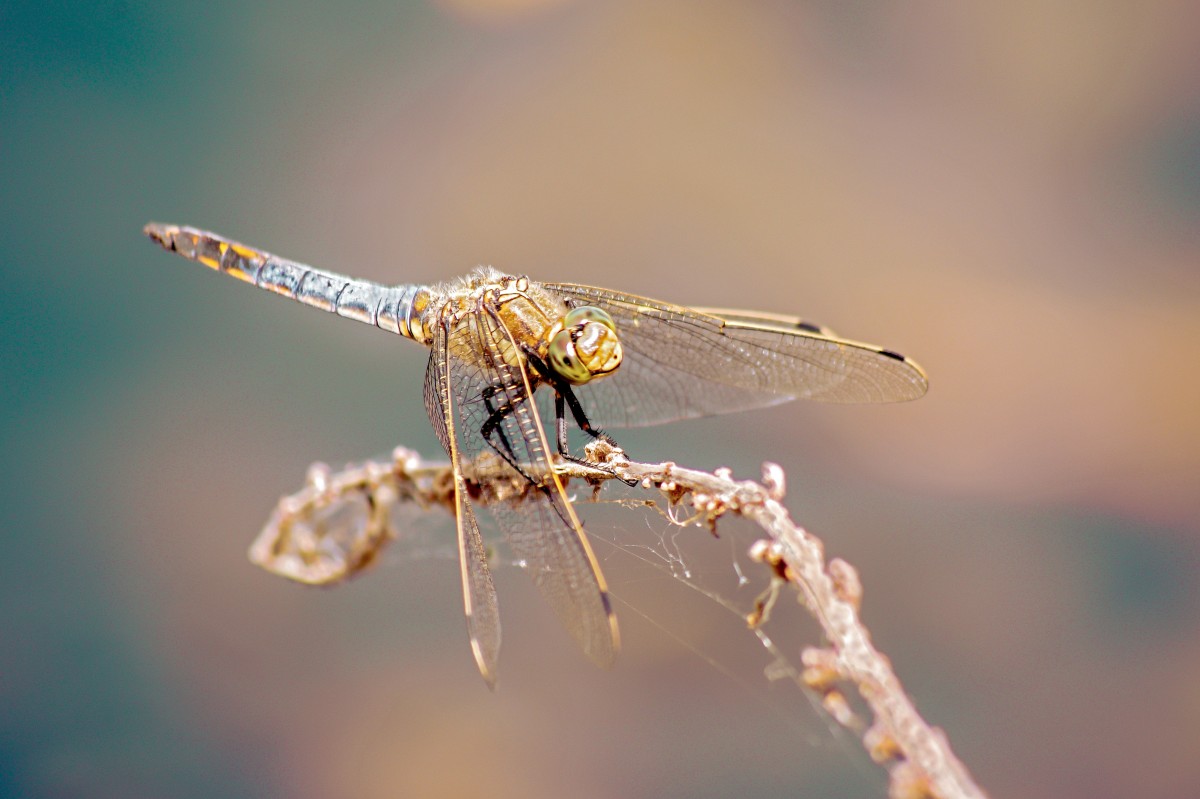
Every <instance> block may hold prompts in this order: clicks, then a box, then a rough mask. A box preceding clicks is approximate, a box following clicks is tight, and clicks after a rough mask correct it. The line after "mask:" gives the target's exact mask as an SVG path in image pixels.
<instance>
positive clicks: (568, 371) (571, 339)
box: [544, 305, 622, 385]
mask: <svg viewBox="0 0 1200 799" xmlns="http://www.w3.org/2000/svg"><path fill="white" fill-rule="evenodd" d="M544 346H545V351H546V361H547V362H548V363H549V365H550V368H551V369H552V370H554V372H555V374H557V375H559V376H560V377H562V378H563V379H564V380H566V381H567V382H569V383H571V384H573V385H582V384H584V383H587V382H589V381H591V380H596V379H598V378H601V377H604V376H605V375H608V374H612V373H613V372H614V371H616V369H617V367H618V366H620V365H621V356H622V353H621V342H620V340H619V339H618V338H617V325H616V323H615V322H613V319H612V317H611V316H609V315H608V314H607V313H606V312H604V311H602V310H600V309H599V308H596V307H594V306H591V305H585V306H582V307H579V308H572V309H571V310H570V311H568V312H567V315H566V316H564V317H563V318H562V319H560V320H559V321H557V322H555V323H554V324H553V325H551V326H550V327H549V328H548V329H547V331H546V340H545V345H544Z"/></svg>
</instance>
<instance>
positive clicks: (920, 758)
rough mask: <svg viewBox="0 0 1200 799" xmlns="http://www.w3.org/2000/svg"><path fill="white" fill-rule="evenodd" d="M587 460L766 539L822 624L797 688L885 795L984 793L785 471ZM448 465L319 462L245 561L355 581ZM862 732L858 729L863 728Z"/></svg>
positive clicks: (484, 465) (507, 481) (407, 457)
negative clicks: (854, 738)
mask: <svg viewBox="0 0 1200 799" xmlns="http://www.w3.org/2000/svg"><path fill="white" fill-rule="evenodd" d="M588 458H589V460H591V461H592V462H593V463H599V464H603V465H604V466H605V467H607V470H605V471H601V470H597V469H592V468H589V467H588V466H586V465H582V464H575V463H562V464H560V465H559V467H558V468H559V469H560V473H561V474H562V475H564V476H566V477H571V478H580V479H583V480H586V481H587V482H589V483H590V484H592V485H594V486H599V485H600V484H602V483H603V482H604V481H606V480H609V479H613V478H614V477H615V478H620V479H624V480H627V481H636V483H637V484H639V485H641V487H642V488H644V489H646V490H657V491H659V492H661V493H662V494H663V495H665V496H666V498H667V499H668V501H669V502H670V503H671V504H672V505H674V504H680V503H684V502H690V504H691V505H692V507H693V508H694V509H695V511H696V513H697V519H698V520H699V521H701V522H702V523H706V524H707V525H709V526H710V527H715V525H716V523H717V521H718V520H719V519H720V518H721V517H723V516H725V515H727V514H734V515H740V516H742V517H744V518H746V519H748V520H750V521H751V522H753V523H755V524H757V525H758V526H759V527H760V528H761V529H762V530H763V531H764V532H765V533H766V535H767V538H765V539H763V540H760V541H758V542H757V543H756V544H755V545H754V546H753V547H752V549H751V552H750V556H751V557H752V558H753V559H754V560H756V561H758V562H760V563H763V564H764V565H766V566H767V567H768V568H769V569H771V573H772V580H773V582H772V585H773V588H775V589H777V588H778V587H779V586H781V585H788V586H791V587H792V588H793V589H794V590H795V591H796V593H797V595H798V599H799V601H800V602H801V603H802V604H803V605H804V607H805V608H807V609H808V611H809V613H810V614H811V615H812V616H813V617H814V618H815V619H816V620H817V622H818V623H819V624H820V625H821V629H822V630H823V631H824V634H825V638H826V642H827V645H826V646H824V647H809V648H807V649H805V650H804V652H803V653H802V654H801V661H802V663H803V664H804V667H805V668H804V670H803V672H802V674H801V680H802V681H803V683H804V684H805V685H806V686H807V687H808V688H810V689H812V690H813V691H815V692H817V693H818V694H819V695H820V697H821V700H822V704H823V706H824V707H825V709H826V710H827V711H828V712H829V713H830V715H832V716H833V718H834V719H836V720H837V721H838V723H839V724H841V725H842V726H844V727H846V728H847V729H849V730H851V731H852V732H856V733H861V740H862V742H863V745H864V747H865V748H866V750H867V752H868V754H869V755H870V756H871V758H872V759H873V760H875V762H877V763H879V764H880V765H882V766H883V767H884V768H886V769H887V771H888V775H889V791H888V793H889V795H890V796H892V797H905V798H906V799H917V798H918V797H944V798H945V799H957V798H958V797H983V796H985V794H984V793H983V791H982V790H981V789H980V788H979V787H978V786H976V785H975V783H974V782H973V781H972V780H971V777H970V775H969V774H968V772H967V770H966V768H965V767H964V766H963V764H962V763H961V762H959V760H958V759H957V758H956V757H955V756H954V753H953V752H952V751H951V750H950V744H949V741H948V740H947V739H946V736H945V734H944V733H943V732H942V731H941V730H940V729H938V728H936V727H931V726H930V725H929V724H927V723H926V722H925V720H924V719H922V718H921V716H920V715H919V714H918V713H917V711H916V708H915V707H914V706H913V702H912V700H911V699H910V698H909V697H908V696H907V694H905V692H904V689H903V686H902V685H901V684H900V680H899V679H898V678H897V677H896V675H895V673H894V672H893V671H892V667H891V663H890V661H889V660H888V658H887V657H886V656H884V655H883V654H881V653H880V652H879V651H878V650H876V649H875V647H874V646H873V645H872V643H871V636H870V633H869V632H868V630H867V628H866V626H865V625H864V624H863V622H862V618H861V616H860V615H859V609H860V605H861V602H862V586H861V584H860V582H859V579H858V573H857V572H856V571H855V569H854V567H852V566H851V565H850V564H848V563H846V562H845V561H843V560H841V559H838V558H834V559H833V560H831V561H829V562H828V563H826V562H825V557H824V547H823V545H822V543H821V541H820V540H818V539H817V538H815V537H814V536H812V535H811V534H810V533H808V532H807V531H805V530H804V529H803V528H801V527H799V526H797V525H796V524H795V523H794V522H793V521H792V519H791V517H790V515H789V514H788V512H787V509H786V508H784V506H783V504H782V500H783V498H784V491H785V489H784V474H783V470H782V469H780V468H779V467H778V466H777V465H775V464H770V463H768V464H764V466H763V476H762V481H761V482H757V483H756V482H753V481H749V480H745V481H737V480H734V479H732V476H731V474H730V473H729V471H728V470H723V469H718V470H716V471H715V472H702V471H697V470H695V469H686V468H683V467H680V466H677V465H676V464H674V463H670V462H667V463H658V464H646V463H637V462H634V461H630V460H628V459H626V458H625V456H624V454H623V453H622V452H621V451H620V450H617V449H613V448H611V447H609V446H608V445H606V444H605V443H604V442H602V441H596V442H593V443H592V444H591V445H589V447H588ZM466 476H467V479H468V486H469V488H470V490H471V491H472V494H475V493H476V492H478V498H477V499H478V501H479V502H481V503H483V504H488V503H490V502H500V501H509V502H511V501H517V502H519V501H521V499H522V497H523V496H524V494H525V492H526V491H527V487H528V486H527V484H526V483H524V481H522V480H519V479H517V480H514V479H513V478H512V472H511V470H507V471H505V470H503V469H500V468H496V465H495V464H493V463H489V462H488V461H487V460H486V459H485V460H482V461H479V462H477V463H476V464H475V465H474V466H472V467H470V469H469V472H468V474H467V475H466ZM453 491H454V489H453V481H452V478H451V475H450V467H449V465H448V464H445V463H426V462H423V461H422V460H421V459H420V457H419V456H418V455H416V453H413V452H411V451H410V450H406V449H403V448H398V449H397V450H396V451H395V453H394V454H393V458H392V462H391V463H386V462H383V463H380V462H367V463H364V464H362V465H359V466H352V467H349V468H347V469H346V470H344V471H342V472H339V473H337V474H336V475H335V474H331V473H330V470H329V469H328V467H326V466H324V465H322V464H317V465H315V466H314V467H313V468H311V469H310V470H309V478H308V484H307V485H306V487H305V488H304V489H303V490H301V491H300V492H298V493H296V494H293V495H291V496H289V497H284V498H283V499H282V500H280V503H279V506H278V507H277V508H276V510H275V513H274V514H273V515H272V517H271V520H270V521H269V522H268V523H267V526H266V527H265V528H264V529H263V531H262V533H261V534H260V535H259V537H258V539H257V540H255V542H254V544H253V546H252V547H251V548H250V559H251V560H252V561H253V562H254V563H255V564H257V565H259V566H262V567H263V568H265V569H267V570H269V571H271V572H274V573H276V574H279V575H281V576H284V577H287V578H289V579H292V580H297V581H299V582H303V583H308V584H312V585H327V584H331V583H336V582H339V581H342V580H345V579H348V578H350V577H353V576H354V575H356V574H357V573H359V572H360V571H362V570H363V569H364V568H366V567H367V566H369V565H370V564H371V563H373V562H374V561H375V560H376V557H377V555H378V554H379V552H380V550H381V549H382V548H383V547H384V546H386V544H387V543H388V542H389V541H390V539H391V537H392V536H393V535H394V533H393V531H392V529H391V525H390V524H389V514H390V512H391V509H392V507H393V506H394V505H395V504H396V503H410V502H411V503H416V504H418V505H419V506H421V507H434V506H441V507H443V508H445V509H447V510H448V511H449V512H451V513H453V509H454V493H453ZM777 596H778V591H776V590H772V591H771V592H769V593H768V594H766V595H765V596H764V597H762V598H760V601H759V602H758V603H756V608H755V611H754V612H753V613H751V614H750V615H749V616H748V618H747V622H748V623H749V624H750V625H751V626H756V625H757V624H760V623H761V622H762V621H764V620H765V617H766V614H768V613H769V611H770V607H771V605H772V604H773V603H774V601H775V599H776V597H777ZM848 685H853V686H854V687H855V689H856V690H857V692H858V694H859V696H860V697H861V698H862V700H863V702H864V703H865V704H866V705H867V707H868V708H869V709H870V712H871V715H872V721H871V723H870V724H869V725H863V724H862V723H861V722H860V721H859V719H858V718H857V717H856V716H855V714H854V713H853V711H852V710H851V709H850V704H849V702H848V701H847V698H846V695H845V693H844V688H845V687H846V686H848ZM864 728H865V732H864V731H863V730H864Z"/></svg>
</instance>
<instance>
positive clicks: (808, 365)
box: [143, 222, 928, 687]
mask: <svg viewBox="0 0 1200 799" xmlns="http://www.w3.org/2000/svg"><path fill="white" fill-rule="evenodd" d="M143 232H144V233H145V234H146V235H147V236H149V237H150V238H151V239H152V240H154V241H155V242H157V243H158V244H159V245H161V246H162V247H163V248H164V249H166V250H168V251H170V252H175V253H178V254H179V255H182V256H184V257H185V258H189V259H191V260H193V261H197V262H199V263H201V264H204V265H205V266H208V267H209V268H211V269H213V270H216V271H218V272H224V273H226V274H229V275H232V276H233V277H235V278H238V279H240V280H243V281H245V282H247V283H250V284H252V285H254V286H257V287H259V288H262V289H266V290H268V291H271V292H274V293H276V294H281V295H283V296H285V297H288V298H289V299H292V300H295V301H298V302H300V303H303V304H305V305H309V306H312V307H315V308H320V309H322V310H325V311H328V312H331V313H335V314H337V315H338V316H342V317H345V318H348V319H353V320H355V321H357V322H363V323H366V324H369V325H373V326H375V327H378V328H381V329H383V330H386V331H388V332H390V333H395V334H399V335H401V336H404V337H405V338H409V339H412V340H413V341H416V342H419V343H421V344H423V345H425V346H426V347H428V348H430V356H429V362H428V365H427V367H426V370H425V382H424V401H425V410H426V412H427V413H428V416H429V421H430V424H431V425H432V426H433V429H434V431H435V432H436V434H437V437H438V440H439V441H440V443H441V445H442V447H443V449H444V450H445V451H446V454H447V455H448V456H449V459H450V463H451V467H452V471H453V475H454V506H455V517H456V522H457V544H458V555H459V564H460V571H461V576H462V588H463V601H464V608H465V612H466V620H467V632H468V637H469V640H470V645H471V651H472V654H473V656H474V659H475V663H476V665H477V666H478V668H479V672H480V674H482V676H483V678H484V680H485V682H486V683H487V684H488V685H489V686H490V687H494V685H495V681H496V673H497V664H498V661H499V652H500V613H499V603H498V600H497V597H496V588H495V585H494V583H493V580H492V575H491V571H490V569H489V567H488V558H487V549H486V548H485V546H484V542H483V538H482V536H481V533H480V528H479V522H478V520H477V518H476V515H475V511H474V509H473V507H472V502H471V497H470V494H469V492H468V486H467V483H466V479H465V477H464V464H469V463H472V462H474V461H475V460H477V459H479V460H484V459H487V460H490V461H493V462H495V463H496V464H499V466H500V468H502V469H504V470H506V471H507V472H508V474H509V476H510V477H512V478H515V479H516V480H517V481H519V482H520V483H521V484H522V485H525V486H526V487H527V489H528V490H527V492H526V495H525V497H524V499H523V501H520V502H508V503H493V504H491V505H490V506H489V509H490V510H491V512H492V515H493V517H494V519H495V521H496V524H497V526H498V527H499V528H500V530H501V531H502V532H503V534H504V537H505V539H506V541H507V542H508V544H509V546H510V547H511V548H512V550H513V553H514V555H515V556H516V557H517V559H518V560H519V561H520V562H523V563H524V565H525V567H526V570H527V571H528V572H529V573H530V574H531V575H532V576H533V580H534V582H535V583H536V585H537V587H538V589H539V590H540V592H541V594H542V595H543V597H544V598H545V599H546V600H547V601H548V602H549V604H550V605H551V607H552V608H553V609H554V611H555V613H556V615H557V616H558V618H559V620H560V621H561V622H562V624H563V626H564V627H566V629H567V630H568V631H569V632H570V634H571V635H572V637H573V638H574V639H575V640H576V642H577V643H578V644H579V646H580V648H581V649H582V650H583V652H584V654H585V655H586V656H587V657H588V658H590V659H591V660H592V661H593V662H595V663H596V664H598V665H600V666H602V667H608V666H611V665H612V663H613V661H614V659H615V657H616V655H617V651H618V648H619V640H620V638H619V632H618V627H617V619H616V615H615V613H614V611H613V606H612V602H611V600H610V597H609V592H608V587H607V584H606V582H605V579H604V575H603V573H602V572H601V569H600V565H599V562H598V561H597V558H596V555H595V553H594V552H593V550H592V547H591V544H590V543H589V541H588V537H587V535H586V533H585V532H584V528H583V525H582V523H581V522H580V520H579V517H578V515H577V514H576V511H575V508H574V507H573V505H572V502H571V499H570V498H569V496H568V494H567V493H566V490H565V488H564V484H563V479H562V478H561V477H560V476H559V473H558V470H556V463H558V462H561V461H562V460H567V461H575V462H579V463H583V462H584V461H583V459H581V458H579V457H576V456H575V455H573V454H572V453H571V451H570V447H569V442H568V430H569V426H570V424H571V423H573V424H574V426H575V427H577V428H578V429H579V430H581V431H583V433H584V434H586V435H587V436H590V437H591V438H593V439H603V440H605V441H607V442H609V443H614V442H613V441H612V439H611V438H610V437H609V435H608V433H606V432H605V430H606V429H608V428H618V427H637V426H643V425H653V424H659V423H664V422H670V421H676V420H680V419H687V418H694V417H700V416H708V415H713V414H720V413H727V412H731V411H739V410H747V409H751V408H759V407H765V406H769V405H773V404H776V403H779V402H784V401H787V400H791V399H796V398H804V399H811V400H821V401H826V402H896V401H906V400H913V399H916V398H918V397H920V396H922V395H923V394H924V393H925V392H926V390H927V388H928V382H927V380H926V377H925V373H924V372H923V371H922V369H921V367H920V366H918V365H917V364H916V363H915V362H914V361H913V360H911V359H910V358H907V357H905V356H903V355H901V354H899V353H898V352H895V351H893V350H889V349H884V348H882V347H877V346H875V345H872V344H865V343H861V342H857V341H851V340H849V339H844V338H841V337H839V336H837V335H835V334H834V333H833V332H832V331H830V330H828V329H827V328H824V327H822V326H820V325H817V324H813V323H811V322H808V321H805V320H803V319H801V318H798V317H794V316H786V315H778V314H770V313H757V312H751V311H740V310H731V309H720V308H688V307H683V306H680V305H674V304H671V303H666V302H660V301H658V300H652V299H649V298H646V297H640V296H637V295H634V294H627V293H624V292H620V291H612V290H609V289H602V288H594V287H591V286H585V285H578V284H573V283H546V282H538V281H535V280H532V279H530V278H528V277H526V276H520V275H509V274H505V273H502V272H500V271H498V270H496V269H493V268H491V267H480V268H478V269H476V270H475V271H474V272H472V273H470V274H469V275H467V276H465V277H461V278H458V279H456V280H453V281H449V282H445V283H439V284H436V285H416V284H401V285H384V284H380V283H375V282H371V281H368V280H361V279H358V278H353V277H347V276H344V275H340V274H337V273H335V272H331V271H326V270H324V269H318V268H314V267H311V266H306V265H304V264H301V263H297V262H294V261H290V260H287V259H284V258H281V257H278V256H276V255H272V254H271V253H268V252H266V251H263V250H259V249H256V248H253V247H248V246H246V245H244V244H240V243H238V242H236V241H233V240H231V239H227V238H225V237H223V236H220V235H217V234H215V233H211V232H208V231H204V230H199V229H196V228H192V227H186V226H179V225H170V224H160V223H155V222H151V223H150V224H148V225H146V227H145V229H144V231H143ZM537 397H547V400H546V401H545V404H544V406H543V407H544V412H542V411H539V408H538V402H537V401H535V398H537ZM549 398H552V400H553V414H554V428H553V436H552V437H551V436H550V435H549V434H548V433H547V427H546V425H545V424H544V423H543V416H547V417H548V416H549V406H550V402H549ZM547 421H549V419H548V418H547Z"/></svg>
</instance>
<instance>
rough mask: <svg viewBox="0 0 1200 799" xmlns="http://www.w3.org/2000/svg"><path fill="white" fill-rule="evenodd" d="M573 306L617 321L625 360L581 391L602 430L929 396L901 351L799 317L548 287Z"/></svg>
mask: <svg viewBox="0 0 1200 799" xmlns="http://www.w3.org/2000/svg"><path fill="white" fill-rule="evenodd" d="M544 285H545V288H546V290H548V291H550V292H552V293H556V294H558V295H560V296H562V297H563V298H564V299H565V300H566V301H567V302H568V303H570V304H572V305H595V306H598V307H600V308H603V309H604V310H606V311H608V313H609V314H611V315H612V317H613V319H614V320H615V321H616V324H617V333H618V335H619V336H620V339H621V345H622V349H623V350H624V353H625V357H624V360H623V362H622V364H621V367H620V368H619V369H617V371H616V372H615V373H614V374H612V375H611V376H609V377H606V378H604V379H603V380H598V381H596V382H595V383H594V384H589V385H587V386H585V387H582V388H581V389H580V390H579V391H578V392H577V393H578V396H579V399H580V401H581V402H582V403H583V404H584V407H585V409H586V410H587V412H588V415H589V417H590V418H591V420H592V421H593V422H595V423H597V424H599V425H600V426H601V427H605V426H609V427H637V426H641V425H650V424H658V423H661V422H668V421H673V420H676V419H684V418H691V417H696V416H708V415H711V414H718V413H727V412H729V411H737V410H746V409H749V408H758V407H763V406H766V405H773V404H775V403H779V402H784V401H786V400H790V399H796V398H805V399H813V400H821V401H824V402H897V401H903V400H911V399H916V398H917V397H920V396H921V395H922V394H924V393H925V391H926V389H927V387H928V383H927V382H926V379H925V374H924V372H922V371H921V368H920V367H919V366H917V364H916V363H915V362H913V361H912V360H910V359H908V358H905V357H904V356H903V355H900V354H899V353H896V352H892V351H891V350H886V349H883V348H882V347H876V346H874V345H871V344H863V343H860V342H856V341H850V340H847V339H842V338H838V337H836V336H834V335H833V334H832V333H831V332H830V331H828V330H826V329H824V328H821V327H819V326H817V325H813V324H810V323H808V322H805V321H804V320H802V319H799V318H798V317H790V316H779V315H773V314H760V313H754V312H751V311H733V310H720V309H692V308H684V307H681V306H677V305H670V304H667V303H662V302H659V301H657V300H651V299H647V298H644V297H637V296H634V295H631V294H624V293H621V292H616V291H609V290H607V289H598V288H592V287H590V286H580V285H575V284H570V283H547V284H544Z"/></svg>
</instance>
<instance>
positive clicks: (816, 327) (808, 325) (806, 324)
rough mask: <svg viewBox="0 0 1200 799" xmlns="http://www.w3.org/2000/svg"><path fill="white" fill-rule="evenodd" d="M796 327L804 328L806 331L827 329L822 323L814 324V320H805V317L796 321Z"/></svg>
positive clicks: (821, 331) (818, 332) (820, 331)
mask: <svg viewBox="0 0 1200 799" xmlns="http://www.w3.org/2000/svg"><path fill="white" fill-rule="evenodd" d="M796 329H797V330H803V331H804V332H805V333H817V334H820V333H824V332H825V330H824V328H822V327H821V326H820V325H814V324H813V323H812V322H805V321H804V320H803V319H801V320H800V321H798V322H796Z"/></svg>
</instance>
